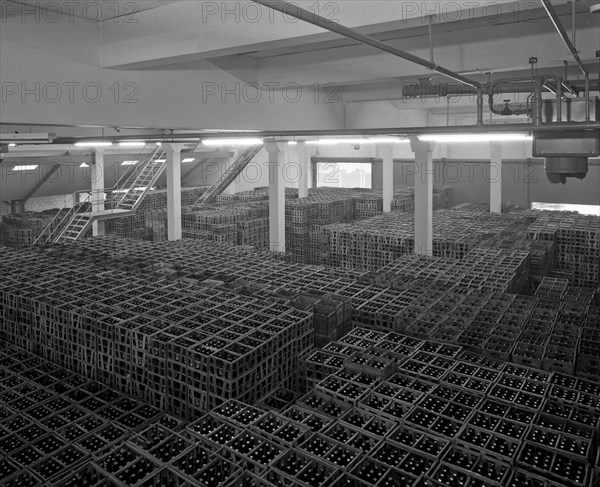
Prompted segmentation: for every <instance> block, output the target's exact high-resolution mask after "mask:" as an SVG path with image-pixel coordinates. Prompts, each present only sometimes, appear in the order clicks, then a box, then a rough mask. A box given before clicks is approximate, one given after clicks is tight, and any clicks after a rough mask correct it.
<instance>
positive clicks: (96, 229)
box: [74, 149, 106, 237]
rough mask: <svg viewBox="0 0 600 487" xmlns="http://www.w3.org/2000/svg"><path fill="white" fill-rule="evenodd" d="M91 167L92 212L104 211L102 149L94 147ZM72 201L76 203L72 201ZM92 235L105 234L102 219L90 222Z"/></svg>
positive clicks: (99, 235)
mask: <svg viewBox="0 0 600 487" xmlns="http://www.w3.org/2000/svg"><path fill="white" fill-rule="evenodd" d="M93 157H94V161H93V163H92V167H91V168H90V169H91V179H92V213H97V212H99V211H104V209H105V206H104V151H102V150H99V149H96V150H95V152H94V156H93ZM74 203H77V202H76V201H74ZM92 235H93V236H94V237H101V236H103V235H106V226H105V222H103V221H95V222H92Z"/></svg>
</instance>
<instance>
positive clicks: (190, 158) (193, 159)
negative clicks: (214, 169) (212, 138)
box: [181, 157, 196, 162]
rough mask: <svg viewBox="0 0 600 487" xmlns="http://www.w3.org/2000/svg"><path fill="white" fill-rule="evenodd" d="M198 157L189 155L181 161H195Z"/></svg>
mask: <svg viewBox="0 0 600 487" xmlns="http://www.w3.org/2000/svg"><path fill="white" fill-rule="evenodd" d="M195 160H196V159H195V158H194V157H188V158H187V159H184V160H183V161H181V162H194V161H195Z"/></svg>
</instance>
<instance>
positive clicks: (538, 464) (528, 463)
mask: <svg viewBox="0 0 600 487" xmlns="http://www.w3.org/2000/svg"><path fill="white" fill-rule="evenodd" d="M517 462H518V465H519V466H520V467H521V468H523V469H527V470H529V471H532V472H533V473H534V474H536V475H540V476H542V477H544V478H547V479H549V480H550V481H552V482H561V483H563V482H567V483H568V484H569V485H573V486H577V487H579V486H585V485H588V481H589V476H590V469H589V465H588V464H587V463H586V462H585V461H581V460H576V459H572V458H569V457H567V456H565V455H562V454H560V453H555V452H553V451H552V450H550V449H548V448H545V447H543V446H541V445H537V444H534V443H530V442H529V441H525V442H524V443H523V446H522V449H521V453H520V454H519V457H518V460H517Z"/></svg>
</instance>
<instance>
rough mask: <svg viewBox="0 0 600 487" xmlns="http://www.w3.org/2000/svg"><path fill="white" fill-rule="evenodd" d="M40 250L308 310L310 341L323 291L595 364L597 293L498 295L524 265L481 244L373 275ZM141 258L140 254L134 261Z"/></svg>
mask: <svg viewBox="0 0 600 487" xmlns="http://www.w3.org/2000/svg"><path fill="white" fill-rule="evenodd" d="M43 252H44V253H43V255H47V256H49V255H54V256H56V257H60V258H66V259H68V263H69V264H71V263H72V262H76V263H77V264H76V265H84V264H83V262H92V263H94V265H100V266H103V267H106V268H107V269H108V270H115V269H118V270H119V271H128V272H134V273H136V275H137V276H138V277H140V278H142V279H147V276H148V274H152V276H154V278H161V279H168V281H173V282H172V284H175V283H178V282H179V283H184V284H186V285H188V286H197V285H199V286H200V288H202V289H206V287H207V286H208V287H210V286H212V287H218V288H219V289H220V290H221V291H222V292H226V293H230V294H232V295H235V296H242V297H243V299H246V298H249V297H253V298H255V299H258V300H261V301H266V302H269V303H272V304H275V303H277V304H282V305H284V306H291V307H295V308H297V309H300V310H302V309H310V311H312V312H314V313H315V314H316V315H319V317H318V318H315V319H316V323H317V326H316V327H314V330H315V332H316V336H317V339H318V345H324V344H325V343H326V341H327V340H330V339H334V338H339V337H340V336H341V334H343V333H344V332H345V330H346V329H345V328H344V325H342V324H341V323H342V322H341V321H340V316H341V314H340V313H339V312H338V311H336V312H335V317H336V318H335V321H334V316H333V309H332V308H336V307H337V306H338V305H337V304H334V303H332V304H333V306H329V307H325V308H322V307H320V306H319V307H317V308H316V309H315V308H314V306H311V305H312V304H314V299H315V296H321V297H323V296H325V295H330V297H331V296H335V298H334V299H331V300H332V301H334V302H335V301H337V302H338V303H339V302H340V301H344V302H345V303H346V305H345V306H348V305H350V307H351V315H352V321H353V323H354V324H355V325H361V326H367V327H369V328H371V329H374V330H380V331H385V332H389V331H396V332H402V333H406V334H410V335H412V336H414V337H416V338H430V339H435V340H441V341H447V342H449V343H459V344H461V345H463V346H465V347H468V348H470V349H471V350H474V351H480V352H482V353H485V354H488V355H489V356H495V357H499V358H503V359H505V360H513V361H515V362H516V363H519V364H523V365H532V366H537V367H539V368H545V369H548V370H562V371H564V372H567V373H581V374H582V376H585V377H593V374H594V373H595V371H596V370H597V369H598V366H599V360H598V356H597V351H596V350H597V347H596V344H599V343H600V336H599V335H598V325H597V323H598V320H597V313H598V308H597V307H596V306H597V299H598V297H597V296H598V295H597V292H596V290H594V289H588V288H578V287H573V288H571V287H569V288H568V289H567V291H566V293H565V299H564V300H549V299H545V298H541V297H536V296H524V295H517V294H514V293H510V292H507V291H508V290H509V288H508V286H509V285H514V283H516V282H519V280H520V279H522V278H523V275H524V269H523V258H522V257H519V258H514V255H513V253H507V252H506V251H504V250H496V251H494V252H483V251H481V253H480V258H479V260H475V261H473V260H472V259H470V260H469V259H463V260H461V261H458V262H452V261H443V260H442V259H439V258H431V259H424V258H419V257H414V256H407V257H405V258H403V259H402V260H400V261H398V262H396V263H394V264H393V265H391V266H388V267H386V268H384V269H382V270H381V271H379V272H364V271H363V272H360V271H354V270H349V269H334V268H326V267H318V266H305V265H300V264H291V263H287V262H283V261H281V260H279V259H278V258H277V257H276V256H273V255H272V254H270V253H268V252H256V251H254V250H251V249H248V248H243V247H236V246H227V245H216V244H214V243H212V244H211V243H203V242H198V241H190V240H184V241H180V242H169V243H167V242H165V243H159V244H154V243H150V242H144V241H139V240H123V239H117V238H102V239H86V240H84V241H81V242H79V243H77V244H75V245H70V246H56V247H51V248H48V249H46V250H44V251H43ZM473 252H474V253H476V252H478V251H477V250H475V251H473ZM519 252H521V251H519ZM140 255H143V256H144V258H143V259H141V260H140V261H139V262H138V261H137V259H139V256H140ZM472 255H474V254H472ZM486 258H487V259H488V260H487V261H486V260H485V259H486ZM74 259H76V260H74ZM482 259H483V260H482ZM504 259H506V260H504ZM478 262H482V263H483V264H482V265H479V264H478ZM486 262H487V263H489V265H487V264H486ZM508 270H511V271H512V272H513V273H514V274H511V273H509V272H508ZM459 271H460V276H461V279H460V280H459V283H458V284H455V283H454V281H455V280H456V276H457V272H459ZM236 299H237V298H236ZM236 299H234V298H232V301H231V303H232V304H231V306H235V302H236ZM326 299H330V298H326ZM573 299H576V300H577V301H575V302H574V301H573ZM242 302H243V300H242ZM337 309H338V310H339V308H337ZM321 316H322V317H323V319H322V318H321ZM344 316H347V315H346V314H344ZM345 319H347V318H345ZM334 323H335V326H334ZM346 323H347V321H346ZM11 326H13V325H11ZM14 326H17V325H14ZM345 326H347V325H345ZM317 328H318V329H317ZM14 333H17V331H15V332H14ZM580 355H581V359H578V357H579V356H580Z"/></svg>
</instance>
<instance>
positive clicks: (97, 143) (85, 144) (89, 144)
mask: <svg viewBox="0 0 600 487" xmlns="http://www.w3.org/2000/svg"><path fill="white" fill-rule="evenodd" d="M111 145H112V142H102V141H99V140H95V141H94V140H90V141H88V142H77V143H76V144H75V147H109V146H111Z"/></svg>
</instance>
